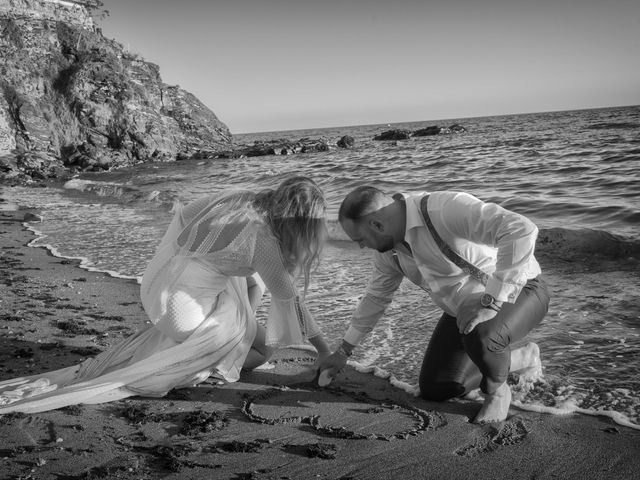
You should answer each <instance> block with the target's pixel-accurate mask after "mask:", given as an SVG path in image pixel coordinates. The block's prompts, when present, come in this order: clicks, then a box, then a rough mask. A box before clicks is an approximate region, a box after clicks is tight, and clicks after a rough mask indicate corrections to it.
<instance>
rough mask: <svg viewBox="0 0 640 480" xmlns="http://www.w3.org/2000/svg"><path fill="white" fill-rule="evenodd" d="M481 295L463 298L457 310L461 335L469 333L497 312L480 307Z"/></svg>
mask: <svg viewBox="0 0 640 480" xmlns="http://www.w3.org/2000/svg"><path fill="white" fill-rule="evenodd" d="M481 296H482V293H473V294H471V295H469V296H468V297H467V298H465V299H464V300H463V301H462V303H461V304H460V308H458V317H457V323H458V330H459V331H460V333H462V334H463V335H467V334H468V333H470V332H471V331H472V330H473V329H474V328H476V326H477V325H478V324H480V323H482V322H486V321H488V320H491V319H492V318H493V317H495V316H496V315H497V314H498V312H496V311H495V310H493V309H491V308H485V307H483V306H482V305H480V297H481Z"/></svg>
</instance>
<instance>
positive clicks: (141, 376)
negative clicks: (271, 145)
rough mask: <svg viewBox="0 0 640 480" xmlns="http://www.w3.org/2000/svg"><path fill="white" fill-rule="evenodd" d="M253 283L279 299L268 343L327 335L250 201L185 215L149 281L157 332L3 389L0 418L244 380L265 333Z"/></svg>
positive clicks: (211, 205)
mask: <svg viewBox="0 0 640 480" xmlns="http://www.w3.org/2000/svg"><path fill="white" fill-rule="evenodd" d="M253 275H259V276H260V278H261V279H262V280H263V281H264V284H265V285H266V287H267V289H268V290H269V291H270V293H271V306H270V309H269V314H268V318H267V320H266V343H267V344H268V345H271V346H276V347H282V346H286V345H294V344H301V343H304V341H305V338H312V337H314V336H315V335H318V334H320V330H319V329H318V327H317V325H316V323H315V321H314V320H313V317H312V316H311V314H310V313H309V311H308V310H307V308H306V306H305V305H304V303H303V302H301V301H300V298H299V295H298V292H297V290H296V287H295V284H294V281H293V278H292V277H291V275H290V274H289V273H288V272H287V271H286V269H285V266H284V262H283V260H282V254H281V252H280V248H279V245H278V242H277V240H276V239H275V237H274V236H273V234H272V233H271V231H270V229H269V228H268V227H267V226H266V225H265V223H264V221H263V220H262V217H261V216H260V215H259V214H258V212H256V211H255V210H254V209H253V206H252V204H251V196H250V195H248V194H247V193H246V192H244V193H242V192H235V193H226V194H222V195H215V196H211V197H207V198H203V199H201V200H198V201H196V202H193V203H191V204H189V205H187V206H186V207H185V208H184V209H179V211H178V212H177V213H176V214H175V216H174V218H173V220H172V222H171V225H170V226H169V228H168V230H167V233H166V234H165V235H164V237H163V239H162V241H161V243H160V246H159V247H158V250H157V252H156V255H155V257H154V258H153V260H152V261H151V262H150V264H149V266H148V267H147V270H146V271H145V274H144V276H143V280H142V285H141V298H142V304H143V306H144V308H145V311H146V313H147V315H148V316H149V319H150V320H151V322H152V325H151V326H149V327H148V328H145V329H143V330H142V331H140V332H138V333H136V334H134V335H132V336H130V337H128V338H126V339H124V340H123V341H122V342H120V343H119V344H116V345H114V346H113V347H111V348H110V349H109V350H107V351H105V352H103V353H101V354H99V355H98V356H96V357H94V358H91V359H88V360H86V361H84V362H83V363H81V364H80V365H74V366H71V367H67V368H63V369H60V370H56V371H53V372H48V373H44V374H40V375H34V376H30V377H22V378H16V379H12V380H7V381H3V382H0V414H4V413H9V412H27V413H28V412H40V411H47V410H53V409H56V408H60V407H63V406H66V405H72V404H79V403H86V404H94V403H103V402H108V401H112V400H118V399H122V398H126V397H129V396H132V395H143V396H156V397H157V396H163V395H165V394H166V393H167V392H168V391H169V390H171V389H172V388H178V387H184V386H191V385H195V384H197V383H199V382H201V381H203V380H205V379H206V378H207V377H208V376H209V375H210V374H211V373H212V372H217V373H219V374H221V375H223V376H224V378H225V379H226V380H228V381H236V380H238V378H239V374H240V370H241V368H242V365H243V363H244V361H245V358H246V356H247V354H248V352H249V350H250V348H251V344H252V342H253V340H254V337H255V334H256V328H257V327H256V325H257V324H256V320H255V316H254V311H253V309H252V307H251V304H250V301H249V295H248V290H247V277H251V276H253Z"/></svg>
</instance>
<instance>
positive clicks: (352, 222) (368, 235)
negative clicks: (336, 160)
mask: <svg viewBox="0 0 640 480" xmlns="http://www.w3.org/2000/svg"><path fill="white" fill-rule="evenodd" d="M338 220H339V221H340V224H341V225H342V228H343V229H344V231H345V232H346V234H347V235H348V236H349V238H351V240H353V241H354V242H356V243H358V245H360V248H364V247H367V248H372V249H374V250H378V251H379V252H386V251H387V250H391V249H392V248H393V247H394V245H395V244H396V243H399V242H401V241H402V240H403V239H404V231H405V209H404V204H401V203H400V202H398V201H396V200H394V199H393V198H392V197H390V196H389V195H387V194H385V193H384V192H382V190H380V189H378V188H376V187H372V186H369V185H364V186H361V187H358V188H356V189H355V190H353V191H352V192H351V193H349V194H348V195H347V196H346V197H345V199H344V200H343V201H342V204H341V205H340V210H339V211H338Z"/></svg>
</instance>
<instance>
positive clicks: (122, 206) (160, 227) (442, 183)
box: [1, 107, 640, 427]
mask: <svg viewBox="0 0 640 480" xmlns="http://www.w3.org/2000/svg"><path fill="white" fill-rule="evenodd" d="M453 123H458V124H460V125H462V126H463V127H465V129H466V132H463V133H456V134H441V135H437V136H431V137H412V138H410V139H408V140H399V141H392V142H385V141H375V140H373V137H374V136H375V135H377V134H379V133H381V132H383V131H385V130H389V129H407V130H410V131H413V130H417V129H419V128H424V127H427V126H431V125H436V124H437V125H439V126H441V127H447V126H449V125H451V124H453ZM343 135H350V136H352V137H354V139H355V147H354V148H353V149H350V150H347V149H341V148H337V147H335V144H336V141H337V140H338V139H339V138H340V137H341V136H343ZM277 138H283V139H288V140H299V139H301V138H311V139H323V140H325V141H326V142H327V143H328V144H329V145H331V146H332V147H331V149H330V150H329V151H328V152H319V153H307V154H294V155H288V156H287V155H284V156H279V155H273V156H263V157H251V158H239V159H214V160H199V159H195V160H188V161H180V162H172V163H158V164H142V165H138V166H135V167H131V168H127V169H121V170H116V171H113V172H106V173H98V174H83V175H80V176H79V177H78V178H76V179H74V180H72V181H70V182H67V183H66V184H65V185H51V186H49V187H46V188H20V187H14V188H5V189H4V191H3V192H2V195H1V196H2V198H4V199H5V200H6V201H11V202H15V203H19V204H21V205H26V206H30V207H36V208H38V209H39V210H40V211H41V214H42V216H43V217H44V221H43V222H42V223H38V224H34V225H33V228H34V229H37V231H38V233H39V234H40V235H41V238H39V239H38V241H36V242H34V244H35V245H48V246H49V247H50V248H51V249H52V251H54V252H55V253H56V254H58V255H60V256H65V257H80V258H82V259H83V266H84V267H85V268H91V269H97V270H103V271H108V272H111V273H112V274H114V275H119V276H125V277H136V278H137V277H139V276H140V275H141V274H142V273H143V271H144V268H145V265H146V264H147V262H148V261H149V260H150V258H151V257H152V256H153V253H154V250H155V248H156V246H157V244H158V242H159V240H160V237H161V236H162V234H163V233H164V230H165V228H166V226H167V225H168V223H169V221H170V219H171V215H172V213H171V208H172V206H173V204H174V202H176V201H179V202H182V203H186V202H189V201H190V200H193V199H195V198H198V197H199V196H202V195H206V194H209V193H212V192H216V191H219V190H222V189H226V188H243V189H250V190H253V191H256V190H260V189H262V188H269V187H274V186H276V185H277V184H278V183H279V182H280V181H281V180H282V179H283V178H284V177H285V176H287V175H290V174H292V173H295V174H302V175H307V176H310V177H312V178H314V179H315V180H316V181H317V182H318V183H319V184H320V185H321V187H322V189H323V190H324V192H325V194H326V197H327V200H328V203H329V217H330V230H331V241H330V242H329V244H328V245H327V248H326V249H325V252H324V256H323V260H322V264H321V265H320V267H319V269H318V271H317V272H316V274H315V275H314V277H313V281H312V285H311V287H310V290H309V293H308V295H307V300H306V301H307V303H308V306H309V308H310V309H311V311H312V312H313V313H314V314H315V316H316V318H317V320H318V323H319V324H320V325H321V326H322V329H323V331H324V332H325V334H326V336H327V337H328V339H329V341H330V342H333V343H335V342H338V341H339V339H340V338H341V336H342V334H343V333H344V331H345V330H346V328H347V326H348V322H349V318H350V315H351V313H352V312H353V309H354V308H355V306H356V304H357V302H358V299H359V298H360V297H361V295H362V293H363V290H364V286H365V284H366V281H367V279H368V275H369V270H370V258H371V253H370V252H368V251H366V250H360V249H358V248H356V247H355V246H354V245H352V244H351V243H350V242H348V241H347V240H348V239H347V237H346V236H345V235H344V233H343V232H342V230H341V229H340V227H339V225H338V224H337V222H336V220H335V218H336V216H337V209H338V207H339V204H340V201H341V200H342V198H343V196H344V195H345V194H346V193H347V192H348V191H350V190H351V189H352V188H354V187H357V186H359V185H363V184H367V183H373V184H375V185H376V186H378V187H379V188H382V189H383V190H385V191H388V192H399V191H402V192H419V191H436V190H458V191H466V192H469V193H471V194H473V195H475V196H477V197H479V198H481V199H483V200H485V201H491V202H496V203H498V204H500V205H502V206H504V207H506V208H509V209H511V210H514V211H516V212H518V213H521V214H523V215H526V216H528V217H529V218H530V219H532V220H533V221H534V222H535V223H536V224H537V225H538V227H539V229H540V235H539V242H538V250H537V257H538V259H539V261H540V263H541V265H542V268H543V274H544V276H545V279H546V280H547V283H548V284H549V286H550V289H551V293H552V301H551V305H550V309H549V313H548V314H547V316H546V318H545V320H544V321H543V323H542V324H541V325H540V326H539V327H538V328H536V329H535V330H534V331H533V332H532V333H531V334H530V335H529V337H528V340H531V341H535V342H536V343H538V345H539V346H540V349H541V352H542V362H543V366H544V373H545V377H544V379H543V380H542V381H538V382H537V383H535V384H534V385H533V388H529V389H527V390H526V391H524V392H522V393H521V394H520V396H517V401H516V404H517V405H520V406H522V407H523V408H529V409H534V410H536V409H538V410H541V411H548V412H554V413H566V412H571V411H581V412H584V413H595V414H605V415H609V416H612V417H614V419H615V420H616V421H618V422H619V423H622V424H629V425H632V426H635V427H640V288H639V286H640V230H639V229H638V226H639V225H640V107H620V108H608V109H596V110H581V111H568V112H552V113H539V114H526V115H507V116H495V117H485V118H468V119H450V120H444V121H442V120H441V121H438V122H435V121H425V122H411V123H403V124H393V125H365V126H350V127H336V128H324V129H317V130H300V131H284V132H267V133H260V134H244V135H236V136H235V137H234V141H235V142H236V143H238V144H248V143H253V142H254V141H261V140H273V139H277ZM266 305H268V299H267V301H266ZM265 308H266V307H263V308H262V309H261V312H259V313H261V314H264V310H265ZM440 315H441V312H440V311H439V310H438V309H437V307H435V306H434V304H433V303H432V302H431V301H430V300H429V299H428V298H426V296H425V295H424V292H422V291H421V290H419V289H418V288H417V287H415V286H413V285H411V284H410V283H409V282H403V284H402V285H401V287H400V290H399V291H398V292H397V294H396V296H395V299H394V302H393V303H392V304H391V306H390V307H389V308H388V310H387V312H386V314H385V316H384V317H383V318H382V319H381V320H380V322H379V323H378V325H377V327H376V329H375V330H374V332H373V333H372V334H371V335H370V336H369V337H368V338H367V339H366V341H365V342H364V343H363V344H362V345H361V346H360V347H359V348H358V349H357V350H356V353H355V355H354V359H355V360H356V361H357V362H358V364H359V365H361V366H367V365H368V366H375V367H376V369H378V370H377V371H381V370H380V369H382V370H384V371H386V372H388V373H390V374H391V375H392V376H393V377H394V379H395V381H396V382H397V383H398V384H399V385H404V386H406V385H415V384H416V383H417V380H418V374H419V368H420V365H421V362H422V355H423V354H424V350H425V348H426V346H427V344H428V341H429V337H430V335H431V332H432V331H433V328H434V326H435V323H436V322H437V320H438V318H439V317H440Z"/></svg>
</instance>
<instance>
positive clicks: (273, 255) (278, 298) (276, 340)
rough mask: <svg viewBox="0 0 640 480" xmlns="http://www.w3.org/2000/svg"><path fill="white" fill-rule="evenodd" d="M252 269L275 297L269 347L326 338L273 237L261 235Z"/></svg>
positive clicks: (268, 322)
mask: <svg viewBox="0 0 640 480" xmlns="http://www.w3.org/2000/svg"><path fill="white" fill-rule="evenodd" d="M252 268H254V269H255V271H256V272H257V273H258V274H259V275H260V277H261V278H262V280H263V281H264V283H265V286H266V287H267V289H268V290H269V292H270V293H271V306H270V308H269V316H268V318H267V326H266V330H267V332H266V344H267V345H270V346H278V347H282V346H287V345H296V344H301V343H303V342H304V339H305V337H306V338H313V337H315V336H317V335H320V334H322V332H321V331H320V328H319V327H318V325H317V323H316V322H315V320H314V318H313V316H312V315H311V312H309V309H308V308H307V306H306V305H305V304H304V302H303V301H302V299H301V298H300V295H299V294H298V291H297V288H296V286H295V284H294V280H293V277H292V276H291V275H290V274H289V272H287V270H286V268H285V266H284V261H283V259H282V254H281V252H280V246H279V245H278V242H277V240H276V239H275V238H274V237H273V236H272V235H267V234H264V233H263V232H260V231H258V233H257V236H256V240H255V249H254V253H253V260H252Z"/></svg>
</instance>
